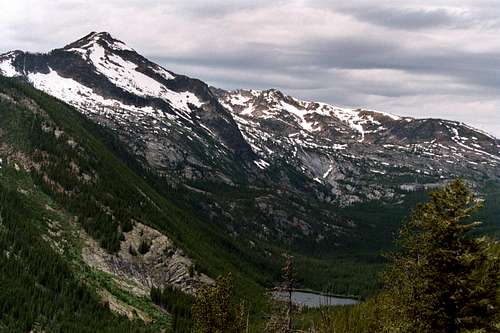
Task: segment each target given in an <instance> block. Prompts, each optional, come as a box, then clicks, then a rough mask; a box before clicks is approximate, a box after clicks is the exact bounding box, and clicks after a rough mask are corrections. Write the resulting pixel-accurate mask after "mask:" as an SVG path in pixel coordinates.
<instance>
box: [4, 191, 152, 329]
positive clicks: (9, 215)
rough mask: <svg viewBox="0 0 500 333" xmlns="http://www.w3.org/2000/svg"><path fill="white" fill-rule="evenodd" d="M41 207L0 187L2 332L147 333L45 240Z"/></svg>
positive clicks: (141, 325) (142, 325)
mask: <svg viewBox="0 0 500 333" xmlns="http://www.w3.org/2000/svg"><path fill="white" fill-rule="evenodd" d="M40 212H41V209H39V208H35V207H31V206H27V204H26V203H24V201H23V198H22V197H21V196H20V194H18V193H17V192H15V191H11V190H6V189H5V188H4V187H3V186H2V185H1V184H0V286H1V288H0V332H9V333H15V332H29V331H31V330H32V329H34V328H35V327H37V329H38V330H39V331H44V332H61V333H63V332H88V333H93V332H121V333H122V332H149V330H147V329H146V328H145V327H144V324H141V323H139V322H137V323H136V322H130V321H129V320H127V319H126V318H122V317H119V316H117V315H114V314H112V313H111V311H110V310H109V309H108V308H107V307H106V305H105V304H102V303H101V302H100V300H99V298H98V297H97V295H94V294H93V293H91V292H89V290H88V289H87V288H86V286H85V285H84V284H83V283H82V282H81V281H79V280H78V279H77V278H76V277H75V276H74V274H73V273H72V271H71V269H70V267H69V266H68V264H67V262H66V261H65V260H64V258H62V257H61V256H59V255H58V254H57V253H56V252H54V250H53V249H52V248H51V246H50V245H49V244H48V243H47V242H46V241H45V240H44V239H42V237H41V235H42V231H41V229H40V227H41V223H43V222H42V220H43V216H42V215H41V213H40Z"/></svg>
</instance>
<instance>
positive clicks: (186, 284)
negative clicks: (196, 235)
mask: <svg viewBox="0 0 500 333" xmlns="http://www.w3.org/2000/svg"><path fill="white" fill-rule="evenodd" d="M82 236H83V239H84V240H85V246H84V248H83V249H82V257H83V260H84V261H85V262H86V263H87V264H88V265H89V266H91V267H93V268H96V269H99V270H101V271H104V272H107V273H109V274H112V275H114V276H116V277H117V278H118V279H120V280H122V281H125V282H132V284H131V285H130V284H129V288H131V290H132V291H133V292H134V293H135V294H137V295H149V291H150V290H151V288H152V287H165V286H167V285H170V286H175V287H177V288H178V289H180V290H182V291H184V292H186V293H190V294H194V293H195V292H196V290H197V289H198V288H199V287H201V286H203V285H207V284H212V283H213V280H212V279H210V278H209V277H208V276H206V275H204V274H200V273H198V272H197V271H196V268H195V267H194V264H193V262H192V261H191V260H190V259H189V258H188V257H187V256H186V255H185V254H184V253H183V251H182V250H181V249H178V248H176V247H175V246H174V245H173V244H172V242H171V241H170V239H169V238H168V237H166V236H165V235H163V234H161V233H160V232H158V231H157V230H155V229H153V228H150V227H148V226H146V225H143V224H141V223H138V222H136V223H135V225H134V227H133V229H132V230H131V231H130V232H127V233H124V236H125V240H123V241H122V242H121V248H120V251H118V252H117V253H116V254H110V253H107V252H106V251H104V250H103V249H102V248H100V247H99V246H98V245H97V243H96V242H95V241H94V240H93V239H91V238H90V237H88V236H86V235H85V234H84V233H82Z"/></svg>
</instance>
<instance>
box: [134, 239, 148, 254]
mask: <svg viewBox="0 0 500 333" xmlns="http://www.w3.org/2000/svg"><path fill="white" fill-rule="evenodd" d="M150 248H151V242H150V241H149V240H145V239H143V240H141V243H140V244H139V248H138V249H137V251H139V253H140V254H142V255H144V254H146V253H148V252H149V249H150Z"/></svg>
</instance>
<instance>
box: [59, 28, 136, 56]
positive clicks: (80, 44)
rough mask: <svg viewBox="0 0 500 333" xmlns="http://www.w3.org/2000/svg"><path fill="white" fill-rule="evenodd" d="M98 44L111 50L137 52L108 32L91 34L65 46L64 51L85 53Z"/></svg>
mask: <svg viewBox="0 0 500 333" xmlns="http://www.w3.org/2000/svg"><path fill="white" fill-rule="evenodd" d="M96 44H97V45H100V46H101V47H104V48H107V49H109V50H114V51H130V52H135V51H134V49H132V48H131V47H129V46H127V45H126V44H125V43H124V42H122V41H121V40H118V39H116V38H114V37H113V36H111V34H110V33H108V32H91V33H90V34H88V35H87V36H85V37H83V38H81V39H79V40H77V41H76V42H73V43H71V44H69V45H67V46H65V47H64V48H63V49H64V50H67V51H73V52H80V53H85V51H86V50H89V49H91V48H93V47H95V46H96Z"/></svg>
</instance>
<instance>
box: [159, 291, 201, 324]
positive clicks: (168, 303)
mask: <svg viewBox="0 0 500 333" xmlns="http://www.w3.org/2000/svg"><path fill="white" fill-rule="evenodd" d="M151 300H152V301H153V302H154V303H155V304H157V305H159V306H160V307H162V308H163V309H165V310H166V311H168V312H169V313H170V314H171V315H172V316H173V320H172V329H173V331H174V332H178V333H184V332H185V333H188V332H191V329H192V327H193V322H192V319H191V307H192V306H193V303H194V297H192V296H190V295H188V294H185V293H183V292H181V291H180V290H177V289H175V288H174V287H171V286H167V287H165V288H155V287H153V288H152V289H151Z"/></svg>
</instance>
